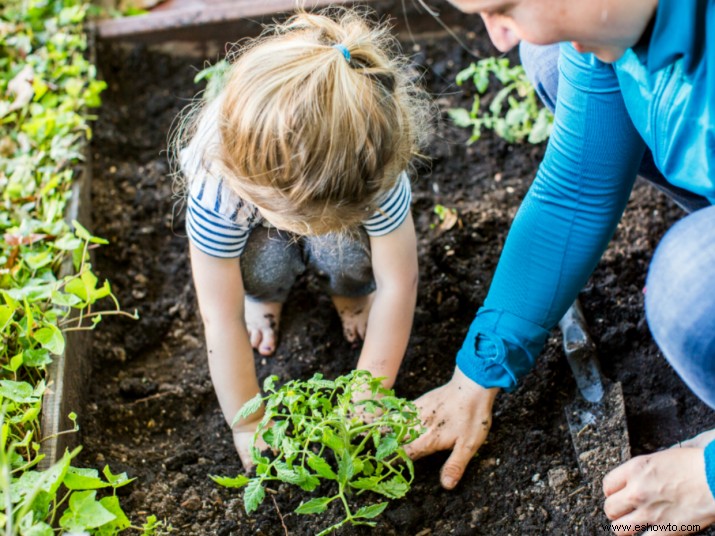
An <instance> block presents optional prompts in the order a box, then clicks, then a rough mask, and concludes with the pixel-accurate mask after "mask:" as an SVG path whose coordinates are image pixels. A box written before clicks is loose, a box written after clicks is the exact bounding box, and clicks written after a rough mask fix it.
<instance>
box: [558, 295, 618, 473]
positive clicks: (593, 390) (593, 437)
mask: <svg viewBox="0 0 715 536" xmlns="http://www.w3.org/2000/svg"><path fill="white" fill-rule="evenodd" d="M559 327H560V328H561V331H562V333H563V340H564V353H565V354H566V359H567V360H568V363H569V366H570V367H571V371H572V372H573V375H574V378H575V379H576V386H577V387H578V391H579V392H578V394H577V395H576V397H575V399H574V400H573V401H572V402H571V403H570V404H568V405H567V406H566V408H565V411H566V419H567V421H568V424H569V432H570V433H571V440H572V442H573V445H574V448H575V449H576V456H577V458H578V466H579V469H580V470H581V473H582V474H583V475H584V476H585V477H587V478H588V479H590V480H591V482H592V483H595V484H596V485H600V482H601V480H602V478H603V476H604V475H605V474H606V473H607V472H608V471H610V470H611V469H613V468H614V467H616V466H618V465H620V464H621V463H623V462H624V461H626V460H628V459H629V458H630V457H631V454H630V443H629V440H628V426H627V423H626V412H625V404H624V402H623V390H622V388H621V384H620V383H619V382H612V381H609V380H607V379H606V378H605V377H604V376H603V374H602V373H601V367H600V365H599V363H598V357H597V355H596V345H595V344H594V343H593V340H592V339H591V336H590V335H589V333H588V328H587V326H586V320H585V318H584V316H583V310H582V309H581V304H580V303H579V301H578V300H576V301H574V303H573V305H571V307H570V308H569V310H568V311H567V312H566V314H565V315H564V316H563V318H562V319H561V321H560V322H559Z"/></svg>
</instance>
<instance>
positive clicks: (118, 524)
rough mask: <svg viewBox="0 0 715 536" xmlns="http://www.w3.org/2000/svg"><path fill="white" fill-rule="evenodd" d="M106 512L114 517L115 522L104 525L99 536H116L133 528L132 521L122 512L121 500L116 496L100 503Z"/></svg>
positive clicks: (100, 528) (106, 498)
mask: <svg viewBox="0 0 715 536" xmlns="http://www.w3.org/2000/svg"><path fill="white" fill-rule="evenodd" d="M99 504H101V505H102V506H103V507H104V508H106V510H107V511H108V512H109V513H111V514H113V515H114V520H113V521H110V522H109V523H105V524H103V525H102V526H101V527H99V532H98V533H97V534H98V536H114V535H115V534H117V533H118V532H121V531H123V530H124V529H127V528H129V527H130V526H131V521H129V518H128V517H127V515H126V514H125V513H124V510H122V507H121V505H120V504H119V498H118V497H117V496H116V495H110V496H108V497H104V498H103V499H101V500H100V501H99Z"/></svg>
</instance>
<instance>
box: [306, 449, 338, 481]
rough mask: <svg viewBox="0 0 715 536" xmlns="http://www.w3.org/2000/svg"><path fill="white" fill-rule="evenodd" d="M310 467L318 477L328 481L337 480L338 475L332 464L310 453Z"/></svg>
mask: <svg viewBox="0 0 715 536" xmlns="http://www.w3.org/2000/svg"><path fill="white" fill-rule="evenodd" d="M308 467H310V468H311V469H312V470H313V471H315V472H316V473H317V474H318V476H320V477H322V478H327V479H328V480H337V479H338V475H336V474H335V472H334V471H333V469H332V468H331V467H330V464H329V463H328V462H326V461H325V460H324V459H323V458H321V457H320V456H318V455H317V454H313V453H312V452H310V453H309V454H308Z"/></svg>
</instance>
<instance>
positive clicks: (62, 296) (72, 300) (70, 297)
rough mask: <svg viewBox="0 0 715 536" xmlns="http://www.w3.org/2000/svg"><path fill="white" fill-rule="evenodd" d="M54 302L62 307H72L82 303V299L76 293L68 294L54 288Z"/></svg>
mask: <svg viewBox="0 0 715 536" xmlns="http://www.w3.org/2000/svg"><path fill="white" fill-rule="evenodd" d="M52 303H54V304H55V305H59V306H60V307H72V306H74V305H77V304H79V303H82V300H81V299H80V298H79V297H78V296H77V295H76V294H66V293H64V292H60V291H59V290H53V291H52Z"/></svg>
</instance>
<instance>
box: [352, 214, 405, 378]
mask: <svg viewBox="0 0 715 536" xmlns="http://www.w3.org/2000/svg"><path fill="white" fill-rule="evenodd" d="M370 249H371V252H372V270H373V274H374V276H375V283H376V285H377V290H376V291H375V298H374V301H373V303H372V308H371V309H370V316H369V317H368V321H367V331H366V334H365V342H364V344H363V348H362V352H361V353H360V359H359V360H358V364H357V368H358V369H361V370H368V371H370V373H372V375H373V376H376V377H379V376H384V377H386V378H387V379H386V380H385V381H384V382H383V384H384V385H385V386H386V387H392V385H393V384H394V383H395V379H396V378H397V372H398V370H399V368H400V364H401V363H402V358H403V357H404V356H405V350H406V348H407V341H408V339H409V337H410V330H411V329H412V317H413V316H414V312H415V302H416V301H417V279H418V276H419V274H418V268H417V238H416V236H415V225H414V223H413V221H412V216H411V215H410V214H408V215H407V217H406V218H405V220H404V221H403V222H402V224H401V225H400V226H399V227H398V228H397V229H395V230H394V231H392V232H391V233H389V234H386V235H383V236H371V237H370Z"/></svg>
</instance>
